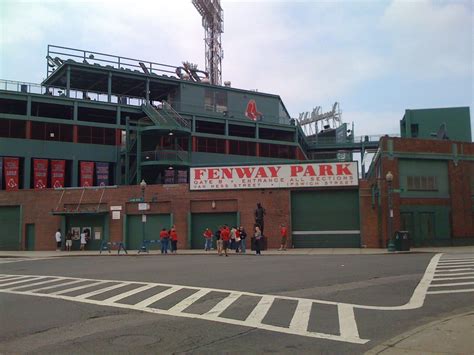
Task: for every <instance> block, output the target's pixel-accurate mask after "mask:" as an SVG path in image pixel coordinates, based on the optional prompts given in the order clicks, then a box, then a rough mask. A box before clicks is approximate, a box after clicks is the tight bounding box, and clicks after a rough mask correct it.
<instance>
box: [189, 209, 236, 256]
mask: <svg viewBox="0 0 474 355" xmlns="http://www.w3.org/2000/svg"><path fill="white" fill-rule="evenodd" d="M224 224H227V225H228V226H229V227H232V226H237V213H236V212H229V213H193V214H192V215H191V248H192V249H204V237H203V236H202V234H203V233H204V230H205V229H206V228H210V229H211V230H212V233H213V234H214V232H215V231H216V229H217V227H219V226H222V225H224ZM212 247H213V248H216V242H215V239H213V241H212Z"/></svg>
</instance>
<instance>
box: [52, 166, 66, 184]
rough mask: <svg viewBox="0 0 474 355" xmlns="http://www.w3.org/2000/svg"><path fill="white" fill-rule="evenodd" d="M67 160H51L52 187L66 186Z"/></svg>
mask: <svg viewBox="0 0 474 355" xmlns="http://www.w3.org/2000/svg"><path fill="white" fill-rule="evenodd" d="M65 171H66V161H65V160H51V187H53V188H55V189H57V188H60V187H64V173H65Z"/></svg>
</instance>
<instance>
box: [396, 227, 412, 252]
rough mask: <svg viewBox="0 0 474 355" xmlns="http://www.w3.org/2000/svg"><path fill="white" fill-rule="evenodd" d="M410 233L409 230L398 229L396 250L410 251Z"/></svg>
mask: <svg viewBox="0 0 474 355" xmlns="http://www.w3.org/2000/svg"><path fill="white" fill-rule="evenodd" d="M410 244H411V242H410V233H409V232H408V231H397V232H396V233H395V250H397V251H410Z"/></svg>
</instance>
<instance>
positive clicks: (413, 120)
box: [400, 107, 472, 142]
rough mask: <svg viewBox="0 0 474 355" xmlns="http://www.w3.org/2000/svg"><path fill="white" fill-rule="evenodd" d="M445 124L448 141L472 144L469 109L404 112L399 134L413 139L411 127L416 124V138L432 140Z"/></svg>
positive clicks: (452, 108) (451, 108)
mask: <svg viewBox="0 0 474 355" xmlns="http://www.w3.org/2000/svg"><path fill="white" fill-rule="evenodd" d="M443 123H446V128H447V134H448V137H449V139H451V140H456V141H464V142H472V136H471V118H470V111H469V107H450V108H437V109H422V110H405V115H404V116H403V119H402V121H400V131H401V132H400V133H401V136H402V137H404V138H408V137H411V138H414V137H413V136H412V133H411V125H412V124H418V138H425V139H433V137H432V136H431V134H432V133H436V132H437V131H438V129H439V127H440V125H441V124H443Z"/></svg>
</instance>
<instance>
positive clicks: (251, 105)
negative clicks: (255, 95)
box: [245, 99, 263, 121]
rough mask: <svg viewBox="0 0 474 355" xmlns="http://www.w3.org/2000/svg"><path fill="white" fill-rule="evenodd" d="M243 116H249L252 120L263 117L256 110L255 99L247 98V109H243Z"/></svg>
mask: <svg viewBox="0 0 474 355" xmlns="http://www.w3.org/2000/svg"><path fill="white" fill-rule="evenodd" d="M245 116H247V117H248V118H250V119H251V120H252V121H257V120H260V119H261V118H262V117H263V115H262V113H261V112H258V110H257V103H256V102H255V100H253V99H252V100H249V102H248V104H247V109H246V110H245Z"/></svg>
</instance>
